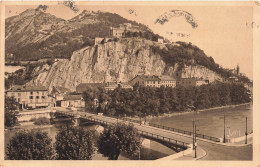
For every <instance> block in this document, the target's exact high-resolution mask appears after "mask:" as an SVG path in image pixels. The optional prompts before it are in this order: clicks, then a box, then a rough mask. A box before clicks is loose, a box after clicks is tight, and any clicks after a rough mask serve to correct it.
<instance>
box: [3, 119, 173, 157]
mask: <svg viewBox="0 0 260 167" xmlns="http://www.w3.org/2000/svg"><path fill="white" fill-rule="evenodd" d="M63 124H65V122H63V123H59V124H55V125H53V126H48V127H44V126H42V127H41V126H35V125H30V126H21V127H20V129H12V130H8V131H6V132H5V149H6V147H7V144H8V142H9V140H10V139H11V138H12V137H13V136H14V135H15V133H16V132H17V131H19V130H21V129H27V130H30V129H36V130H37V129H38V130H41V131H42V132H47V133H48V134H49V136H50V137H51V138H52V141H53V143H54V141H55V136H56V134H57V131H58V127H59V126H61V125H63ZM82 127H83V128H85V129H88V130H95V129H96V125H88V126H82ZM174 153H175V152H174V151H173V150H172V149H170V148H168V147H166V146H164V145H162V144H160V143H158V142H155V141H152V140H151V141H150V143H149V142H148V143H145V144H143V145H142V148H141V151H140V159H141V160H155V159H158V158H162V157H165V156H168V155H171V154H174ZM92 159H93V160H107V157H103V156H102V154H100V153H98V152H95V153H94V155H93V158H92ZM138 159H139V154H136V155H134V156H129V155H127V154H125V153H121V154H120V156H119V157H118V160H138Z"/></svg>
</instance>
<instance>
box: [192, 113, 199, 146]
mask: <svg viewBox="0 0 260 167" xmlns="http://www.w3.org/2000/svg"><path fill="white" fill-rule="evenodd" d="M195 122H198V120H196V121H195V120H194V118H193V119H192V144H193V150H194V149H195V136H196V135H195V133H196V132H195V131H196V130H194V127H195V126H196V125H195Z"/></svg>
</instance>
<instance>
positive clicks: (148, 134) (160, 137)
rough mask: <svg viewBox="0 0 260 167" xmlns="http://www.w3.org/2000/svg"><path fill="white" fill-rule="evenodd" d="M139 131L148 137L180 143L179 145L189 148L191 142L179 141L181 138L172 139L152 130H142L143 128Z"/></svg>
mask: <svg viewBox="0 0 260 167" xmlns="http://www.w3.org/2000/svg"><path fill="white" fill-rule="evenodd" d="M138 133H139V134H141V135H143V136H148V137H152V138H155V139H159V140H162V141H165V142H168V143H172V144H175V145H179V146H182V147H183V148H187V147H188V145H189V143H186V142H183V141H179V140H176V139H172V138H169V137H165V136H161V135H158V134H154V133H151V132H145V131H142V130H138Z"/></svg>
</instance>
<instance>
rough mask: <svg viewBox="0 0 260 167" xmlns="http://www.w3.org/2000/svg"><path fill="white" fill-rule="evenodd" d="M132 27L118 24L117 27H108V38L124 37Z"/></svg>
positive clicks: (127, 24) (128, 24) (126, 24)
mask: <svg viewBox="0 0 260 167" xmlns="http://www.w3.org/2000/svg"><path fill="white" fill-rule="evenodd" d="M131 27H132V25H131V24H130V23H124V24H120V25H119V27H110V33H109V35H110V36H113V37H118V38H121V37H125V34H126V32H127V31H130V29H131Z"/></svg>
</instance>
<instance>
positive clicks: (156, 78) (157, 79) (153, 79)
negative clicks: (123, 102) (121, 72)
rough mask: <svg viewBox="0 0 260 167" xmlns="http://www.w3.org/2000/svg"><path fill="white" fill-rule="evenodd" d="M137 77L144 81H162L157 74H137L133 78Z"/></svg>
mask: <svg viewBox="0 0 260 167" xmlns="http://www.w3.org/2000/svg"><path fill="white" fill-rule="evenodd" d="M135 78H141V79H142V80H144V81H160V78H159V77H158V76H156V75H152V76H150V75H137V76H136V77H134V78H133V79H135ZM133 79H132V80H133Z"/></svg>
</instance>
